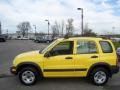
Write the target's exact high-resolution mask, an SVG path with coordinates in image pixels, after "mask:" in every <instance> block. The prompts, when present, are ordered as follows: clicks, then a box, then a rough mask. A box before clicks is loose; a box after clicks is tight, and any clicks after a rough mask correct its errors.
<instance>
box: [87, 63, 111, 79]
mask: <svg viewBox="0 0 120 90" xmlns="http://www.w3.org/2000/svg"><path fill="white" fill-rule="evenodd" d="M98 67H102V68H105V69H107V70H108V72H109V77H112V73H111V66H110V65H109V64H107V63H104V62H99V63H95V64H93V65H92V66H91V67H90V68H89V70H88V72H87V77H89V75H90V73H91V72H92V70H94V69H95V68H98Z"/></svg>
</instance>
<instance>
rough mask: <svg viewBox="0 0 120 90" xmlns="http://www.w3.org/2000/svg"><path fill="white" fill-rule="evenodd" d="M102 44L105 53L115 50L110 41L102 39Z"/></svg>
mask: <svg viewBox="0 0 120 90" xmlns="http://www.w3.org/2000/svg"><path fill="white" fill-rule="evenodd" d="M100 45H101V48H102V51H103V53H112V52H113V49H112V46H111V44H110V43H109V42H107V41H100Z"/></svg>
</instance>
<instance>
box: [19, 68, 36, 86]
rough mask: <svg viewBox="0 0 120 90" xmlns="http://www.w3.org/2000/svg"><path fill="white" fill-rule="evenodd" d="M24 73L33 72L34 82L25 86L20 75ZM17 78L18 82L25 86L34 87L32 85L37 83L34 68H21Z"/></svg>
mask: <svg viewBox="0 0 120 90" xmlns="http://www.w3.org/2000/svg"><path fill="white" fill-rule="evenodd" d="M25 71H31V72H33V73H34V75H35V80H34V81H33V82H32V83H30V84H27V83H25V82H24V81H23V80H22V74H23V72H25ZM18 77H19V80H20V82H21V83H22V84H24V85H27V86H30V85H34V84H35V83H36V82H37V80H38V72H37V70H36V69H35V68H33V67H26V68H23V69H21V70H20V72H19V73H18Z"/></svg>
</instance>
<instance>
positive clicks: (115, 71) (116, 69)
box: [111, 66, 119, 74]
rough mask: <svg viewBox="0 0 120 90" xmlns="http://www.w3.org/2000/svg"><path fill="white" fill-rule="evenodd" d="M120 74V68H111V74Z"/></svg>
mask: <svg viewBox="0 0 120 90" xmlns="http://www.w3.org/2000/svg"><path fill="white" fill-rule="evenodd" d="M118 72H119V66H112V67H111V73H112V74H115V73H118Z"/></svg>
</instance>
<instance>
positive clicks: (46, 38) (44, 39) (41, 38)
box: [34, 35, 53, 43]
mask: <svg viewBox="0 0 120 90" xmlns="http://www.w3.org/2000/svg"><path fill="white" fill-rule="evenodd" d="M52 41H53V38H52V36H48V35H44V36H37V37H36V38H35V39H34V42H37V43H50V42H52Z"/></svg>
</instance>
